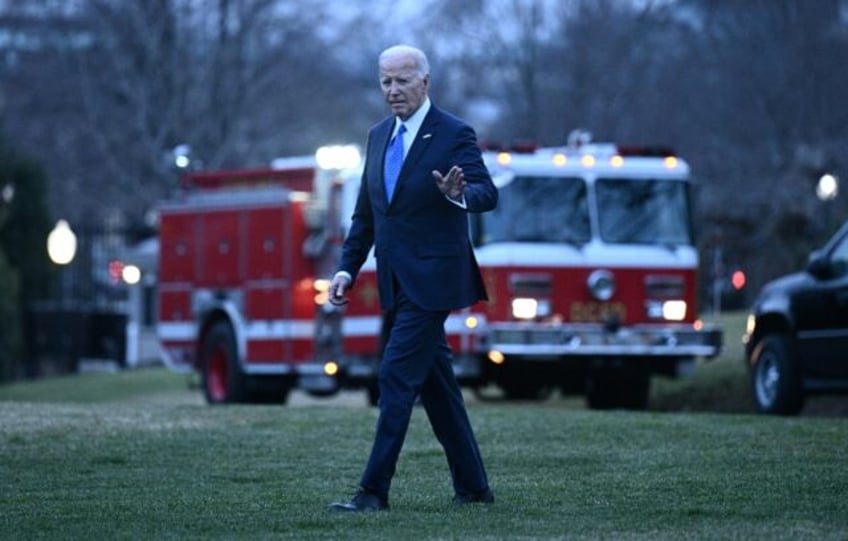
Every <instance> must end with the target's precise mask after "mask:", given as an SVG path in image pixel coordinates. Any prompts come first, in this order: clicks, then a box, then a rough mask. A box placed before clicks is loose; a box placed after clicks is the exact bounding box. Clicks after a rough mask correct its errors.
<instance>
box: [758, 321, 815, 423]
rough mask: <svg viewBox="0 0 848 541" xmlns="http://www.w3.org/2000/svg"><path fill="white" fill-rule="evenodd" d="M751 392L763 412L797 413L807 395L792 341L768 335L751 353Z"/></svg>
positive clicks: (783, 337)
mask: <svg viewBox="0 0 848 541" xmlns="http://www.w3.org/2000/svg"><path fill="white" fill-rule="evenodd" d="M751 394H752V395H753V397H754V402H755V404H756V406H757V411H759V412H760V413H770V414H776V415H794V414H796V413H798V412H799V411H801V407H802V406H803V404H804V395H803V392H802V390H801V377H800V374H799V371H798V367H797V366H796V365H795V362H794V360H793V356H792V343H791V342H790V340H789V338H788V337H786V336H784V335H780V334H768V335H766V336H764V337H763V338H762V340H760V342H759V343H758V344H757V346H756V347H755V348H754V351H753V353H752V354H751Z"/></svg>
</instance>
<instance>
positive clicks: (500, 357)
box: [487, 349, 506, 364]
mask: <svg viewBox="0 0 848 541" xmlns="http://www.w3.org/2000/svg"><path fill="white" fill-rule="evenodd" d="M487 357H488V358H489V361H491V362H492V364H503V362H504V361H505V360H506V357H504V354H503V353H501V352H500V351H498V350H496V349H493V350H492V351H490V352H489V354H488V355H487Z"/></svg>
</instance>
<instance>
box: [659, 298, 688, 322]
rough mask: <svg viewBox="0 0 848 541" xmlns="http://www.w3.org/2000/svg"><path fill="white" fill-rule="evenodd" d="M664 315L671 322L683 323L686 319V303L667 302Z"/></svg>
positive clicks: (663, 308)
mask: <svg viewBox="0 0 848 541" xmlns="http://www.w3.org/2000/svg"><path fill="white" fill-rule="evenodd" d="M662 315H663V318H665V319H667V320H669V321H683V320H684V319H685V318H686V301H665V302H664V303H663V305H662Z"/></svg>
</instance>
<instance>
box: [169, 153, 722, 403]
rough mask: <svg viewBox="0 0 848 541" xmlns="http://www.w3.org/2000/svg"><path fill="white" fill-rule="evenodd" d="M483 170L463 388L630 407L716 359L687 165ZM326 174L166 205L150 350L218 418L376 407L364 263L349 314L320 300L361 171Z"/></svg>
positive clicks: (525, 156) (292, 163)
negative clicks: (334, 399) (489, 194)
mask: <svg viewBox="0 0 848 541" xmlns="http://www.w3.org/2000/svg"><path fill="white" fill-rule="evenodd" d="M322 152H323V153H324V155H325V156H326V155H328V153H331V151H330V150H327V149H322ZM352 154H353V151H348V155H352ZM484 159H485V160H486V163H487V166H488V167H489V169H490V171H491V172H492V175H493V178H494V179H495V182H496V184H497V185H498V187H499V190H500V200H499V205H498V208H497V209H496V210H495V211H493V212H489V213H485V214H482V215H472V216H471V219H470V223H469V226H470V227H469V232H470V235H471V238H472V241H473V244H474V246H475V251H476V255H477V258H478V261H479V263H480V266H481V269H482V272H483V274H484V278H485V280H486V283H487V287H488V291H489V295H490V297H491V298H490V301H489V302H488V303H479V304H477V305H475V306H473V307H470V308H468V309H465V310H459V311H456V312H454V313H452V314H451V315H450V316H449V318H448V320H447V323H446V329H447V333H448V339H449V342H450V343H451V346H452V348H453V350H454V353H455V355H454V369H455V372H456V374H457V377H458V379H459V381H460V383H461V384H463V385H464V386H467V387H469V388H472V389H474V390H476V391H479V392H480V394H481V395H483V396H488V395H489V389H491V388H493V387H494V388H497V389H498V390H499V391H500V392H501V393H502V394H503V396H505V397H506V398H511V399H538V398H542V397H544V396H546V395H547V394H548V393H549V392H550V391H551V390H554V389H559V390H560V391H562V392H564V393H568V394H574V393H578V394H585V396H586V398H587V402H588V404H589V406H590V407H593V408H609V407H626V408H637V409H638V408H643V407H645V405H646V404H647V399H648V394H649V389H650V380H651V376H653V375H655V374H662V375H668V376H676V375H681V374H685V373H687V372H691V371H692V369H693V368H694V361H695V359H697V358H700V357H703V358H710V357H713V356H715V355H717V354H718V352H719V350H720V348H721V330H720V329H719V328H718V327H717V326H715V325H709V324H705V323H704V322H703V321H701V320H700V319H698V311H697V289H698V287H697V286H698V284H697V269H698V254H697V251H696V249H695V246H694V238H693V237H694V235H693V227H692V217H691V204H690V197H691V193H690V192H691V185H692V180H691V178H690V174H689V168H688V166H687V164H686V163H685V162H684V161H683V160H682V159H680V158H679V157H676V156H675V155H673V154H672V153H671V152H670V151H668V150H666V149H661V148H633V147H631V148H626V147H622V146H616V145H612V144H594V143H591V142H590V141H588V140H586V138H585V137H582V138H581V137H575V138H573V139H572V140H571V141H570V144H569V145H567V146H564V147H557V148H538V149H535V148H525V149H518V150H516V151H496V150H488V151H486V152H484ZM323 162H324V160H322V159H321V156H320V153H319V155H317V161H316V159H312V158H304V159H290V160H280V161H277V162H276V163H275V167H272V168H271V169H267V170H256V171H241V172H238V171H237V172H214V173H194V174H191V175H188V176H187V177H186V178H185V188H186V191H185V193H184V194H183V196H182V197H181V198H180V199H178V200H174V201H171V202H169V203H167V204H165V205H163V207H162V213H161V217H162V218H161V240H160V243H161V250H160V251H161V255H160V259H161V260H160V272H159V291H160V297H159V298H160V307H159V311H160V322H159V334H160V338H161V340H162V342H163V345H164V346H165V349H166V351H167V352H168V357H169V359H170V360H169V364H170V365H171V366H174V367H182V368H184V369H196V370H199V371H200V373H201V374H202V375H203V382H204V391H205V393H206V397H207V399H208V400H209V401H211V402H219V401H241V400H256V399H267V398H268V397H272V398H275V399H278V400H279V399H284V398H285V395H286V393H287V392H288V390H289V389H291V388H292V387H293V386H295V385H299V386H300V387H302V388H304V389H306V390H307V391H309V392H311V393H313V394H319V395H320V394H332V393H334V392H336V391H337V390H339V389H340V388H345V387H349V388H367V389H368V390H369V398H370V400H371V402H372V403H375V402H376V399H377V392H376V379H375V374H376V367H377V364H378V360H379V355H380V350H381V344H382V343H383V341H384V340H383V336H384V334H385V333H384V327H385V324H384V318H383V315H382V314H380V312H379V308H378V299H377V288H376V281H375V273H374V268H375V267H374V261H373V259H369V261H368V262H367V263H366V265H365V267H364V268H363V269H362V271H361V273H360V275H359V279H358V281H357V284H356V287H355V288H353V289H352V290H351V302H350V304H348V305H347V306H346V307H345V308H344V310H343V312H342V311H341V310H340V309H338V308H336V307H333V306H332V305H330V304H329V303H327V302H326V301H327V298H326V287H327V280H326V279H327V278H329V276H330V275H331V274H332V272H333V270H334V268H335V264H336V262H337V259H338V255H339V253H338V250H339V247H340V244H341V240H342V238H343V236H344V233H345V231H346V228H347V225H348V220H349V217H350V215H351V209H352V207H353V203H354V201H355V197H356V193H357V190H358V183H359V172H360V169H359V166H358V163H357V160H355V159H348V160H347V162H346V163H338V162H335V163H329V164H328V165H325V166H319V165H318V164H320V163H323Z"/></svg>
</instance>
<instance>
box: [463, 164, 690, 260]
mask: <svg viewBox="0 0 848 541" xmlns="http://www.w3.org/2000/svg"><path fill="white" fill-rule="evenodd" d="M688 187H689V183H688V182H685V181H682V180H680V181H677V180H667V179H663V180H656V179H634V178H598V179H597V180H596V181H595V183H594V189H595V197H594V201H595V205H596V206H597V209H596V210H595V209H593V208H590V201H591V199H590V198H588V197H587V192H588V187H587V183H586V181H585V180H584V179H582V178H578V177H546V176H515V177H514V178H512V179H510V181H509V182H505V183H503V184H502V185H501V186H500V187H499V192H500V196H499V198H498V206H497V208H496V209H495V210H493V211H491V212H487V213H484V214H482V215H477V216H476V217H475V219H474V220H472V224H471V225H472V231H471V233H472V237H473V239H474V242H475V244H476V245H478V246H481V245H486V244H493V243H501V242H538V243H566V244H570V245H574V246H582V245H584V244H586V243H588V242H589V241H590V240H591V239H592V226H591V224H592V221H593V220H592V219H591V218H590V216H592V215H593V214H595V215H596V217H597V224H598V226H599V228H600V229H599V231H598V236H599V237H600V240H601V241H602V242H605V243H611V244H661V245H666V246H681V245H691V244H692V242H693V241H692V225H691V218H690V212H689V193H688Z"/></svg>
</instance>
